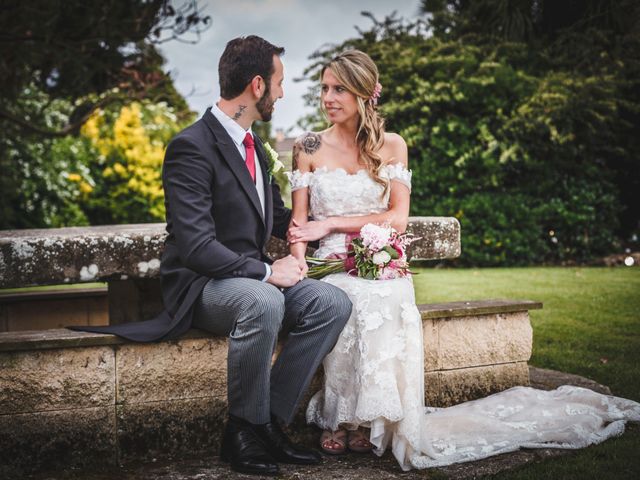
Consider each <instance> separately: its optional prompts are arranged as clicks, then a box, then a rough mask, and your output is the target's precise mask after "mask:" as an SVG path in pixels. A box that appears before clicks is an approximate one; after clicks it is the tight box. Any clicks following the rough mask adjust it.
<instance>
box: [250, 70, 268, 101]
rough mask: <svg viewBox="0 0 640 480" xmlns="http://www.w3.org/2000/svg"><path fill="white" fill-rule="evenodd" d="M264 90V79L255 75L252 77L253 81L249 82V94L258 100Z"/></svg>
mask: <svg viewBox="0 0 640 480" xmlns="http://www.w3.org/2000/svg"><path fill="white" fill-rule="evenodd" d="M264 89H265V83H264V79H263V78H262V77H261V76H260V75H256V76H255V77H253V79H252V80H251V93H253V95H254V96H255V97H256V98H258V99H259V98H262V95H264Z"/></svg>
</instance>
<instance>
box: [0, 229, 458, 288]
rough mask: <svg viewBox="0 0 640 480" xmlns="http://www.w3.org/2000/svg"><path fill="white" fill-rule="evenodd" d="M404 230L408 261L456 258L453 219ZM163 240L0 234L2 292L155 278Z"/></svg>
mask: <svg viewBox="0 0 640 480" xmlns="http://www.w3.org/2000/svg"><path fill="white" fill-rule="evenodd" d="M408 231H410V232H412V233H414V234H415V235H416V236H417V237H421V240H420V241H418V242H416V243H414V244H413V245H412V246H411V247H410V248H409V250H408V255H409V257H410V258H414V259H442V258H455V257H458V256H459V255H460V224H459V223H458V220H456V219H455V218H452V217H410V219H409V225H408ZM165 237H166V232H165V224H163V223H151V224H136V225H104V226H94V227H69V228H51V229H39V230H4V231H0V288H17V287H27V286H32V285H56V284H64V283H81V282H97V281H110V280H126V279H131V278H157V277H159V272H160V258H161V256H162V250H163V247H164V240H165ZM267 253H268V255H269V256H270V257H272V258H279V257H282V256H285V255H287V254H288V249H287V246H286V243H285V242H283V241H281V240H277V239H272V240H271V242H270V243H269V245H268V247H267Z"/></svg>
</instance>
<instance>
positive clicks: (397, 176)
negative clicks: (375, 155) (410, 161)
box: [385, 163, 411, 191]
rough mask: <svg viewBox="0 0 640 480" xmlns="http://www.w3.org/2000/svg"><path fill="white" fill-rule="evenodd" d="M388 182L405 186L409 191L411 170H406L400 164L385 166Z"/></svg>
mask: <svg viewBox="0 0 640 480" xmlns="http://www.w3.org/2000/svg"><path fill="white" fill-rule="evenodd" d="M385 168H386V170H387V174H388V175H389V180H396V181H397V182H400V183H402V184H403V185H404V186H406V187H407V188H408V189H409V191H411V170H407V169H406V168H405V166H404V165H403V164H401V163H392V164H391V163H390V164H388V165H385Z"/></svg>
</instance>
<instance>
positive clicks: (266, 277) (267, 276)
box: [262, 263, 271, 282]
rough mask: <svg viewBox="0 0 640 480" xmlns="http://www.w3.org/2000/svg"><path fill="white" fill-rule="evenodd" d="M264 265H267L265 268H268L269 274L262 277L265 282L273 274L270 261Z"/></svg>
mask: <svg viewBox="0 0 640 480" xmlns="http://www.w3.org/2000/svg"><path fill="white" fill-rule="evenodd" d="M264 266H265V268H266V270H267V274H266V275H265V276H264V278H263V279H262V281H263V282H266V281H267V280H268V279H269V277H270V276H271V267H270V266H269V264H268V263H265V264H264Z"/></svg>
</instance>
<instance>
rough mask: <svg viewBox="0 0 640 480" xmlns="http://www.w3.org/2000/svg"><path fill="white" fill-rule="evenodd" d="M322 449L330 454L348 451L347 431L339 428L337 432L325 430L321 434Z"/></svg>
mask: <svg viewBox="0 0 640 480" xmlns="http://www.w3.org/2000/svg"><path fill="white" fill-rule="evenodd" d="M320 449H321V450H322V451H323V452H324V453H328V454H329V455H341V454H343V453H345V452H346V451H347V431H346V430H343V429H341V428H340V429H338V430H336V431H335V432H332V431H330V430H323V431H322V435H320Z"/></svg>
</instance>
